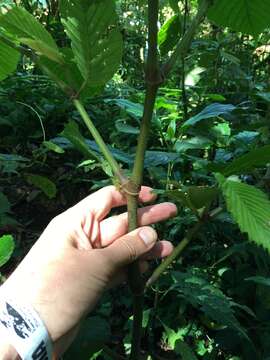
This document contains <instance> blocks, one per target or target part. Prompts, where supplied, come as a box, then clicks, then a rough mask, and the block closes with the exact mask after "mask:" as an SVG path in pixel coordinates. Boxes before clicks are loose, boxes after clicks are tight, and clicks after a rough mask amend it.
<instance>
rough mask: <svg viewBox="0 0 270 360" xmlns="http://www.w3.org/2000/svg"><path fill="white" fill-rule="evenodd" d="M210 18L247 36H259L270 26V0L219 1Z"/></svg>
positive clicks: (214, 5) (210, 12) (209, 15)
mask: <svg viewBox="0 0 270 360" xmlns="http://www.w3.org/2000/svg"><path fill="white" fill-rule="evenodd" d="M208 18H209V19H210V20H212V21H214V22H215V23H217V24H218V25H221V26H228V27H230V28H231V29H233V30H236V31H240V32H243V33H246V34H251V35H258V34H260V33H261V32H262V31H263V30H264V29H265V28H267V27H268V26H270V0H263V1H262V0H230V1H228V0H218V1H215V2H214V4H213V6H212V7H211V8H210V9H209V12H208Z"/></svg>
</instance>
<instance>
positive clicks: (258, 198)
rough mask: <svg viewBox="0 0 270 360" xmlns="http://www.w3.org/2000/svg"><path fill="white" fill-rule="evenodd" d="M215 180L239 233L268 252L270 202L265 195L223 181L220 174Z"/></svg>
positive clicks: (242, 185) (231, 182) (248, 187)
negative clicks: (239, 230) (246, 235)
mask: <svg viewBox="0 0 270 360" xmlns="http://www.w3.org/2000/svg"><path fill="white" fill-rule="evenodd" d="M216 178H217V180H218V182H219V184H220V187H221V189H222V192H223V194H224V197H225V200H226V204H227V208H228V210H229V211H230V213H231V214H232V216H233V218H234V220H235V221H236V222H237V224H238V225H239V228H240V229H241V231H242V232H244V233H247V234H248V237H249V239H250V240H251V241H253V242H255V243H256V244H257V245H262V246H263V247H264V248H265V249H267V250H268V251H269V252H270V201H269V200H268V198H267V196H266V194H265V193H263V192H262V191H261V190H259V189H257V188H255V187H254V186H251V185H247V184H243V183H241V182H238V181H233V180H229V179H225V178H224V177H223V176H222V175H220V174H217V175H216Z"/></svg>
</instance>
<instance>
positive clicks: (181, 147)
mask: <svg viewBox="0 0 270 360" xmlns="http://www.w3.org/2000/svg"><path fill="white" fill-rule="evenodd" d="M212 143H213V142H212V141H211V140H209V139H208V138H206V137H204V136H194V137H192V138H190V139H187V140H177V141H176V143H175V144H174V148H175V151H177V152H178V153H184V152H186V151H187V150H192V149H206V148H209V147H210V146H211V145H212Z"/></svg>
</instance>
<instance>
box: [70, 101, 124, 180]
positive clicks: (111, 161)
mask: <svg viewBox="0 0 270 360" xmlns="http://www.w3.org/2000/svg"><path fill="white" fill-rule="evenodd" d="M73 104H74V106H75V107H76V109H77V110H78V112H79V114H80V115H81V117H82V119H83V121H84V123H85V125H86V126H87V128H88V130H89V131H90V133H91V134H92V136H93V138H94V139H95V141H96V143H97V145H98V146H99V148H100V150H101V152H102V154H103V155H104V157H105V159H106V160H107V161H108V163H109V164H110V166H111V168H112V170H113V173H114V174H115V176H116V177H117V178H118V179H119V181H120V184H121V183H122V182H123V181H124V180H125V179H124V176H123V175H122V172H121V169H120V166H119V164H118V163H117V161H116V160H115V158H114V157H113V155H112V153H111V152H110V150H109V149H108V147H107V145H106V144H105V142H104V140H103V139H102V137H101V136H100V134H99V132H98V130H97V129H96V127H95V125H94V124H93V122H92V120H91V119H90V117H89V115H88V113H87V111H86V110H85V107H84V106H83V104H82V103H81V102H80V100H78V99H74V100H73Z"/></svg>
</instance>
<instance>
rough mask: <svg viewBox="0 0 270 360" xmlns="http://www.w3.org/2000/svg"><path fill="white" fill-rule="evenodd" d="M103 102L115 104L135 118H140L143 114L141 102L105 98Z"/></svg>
mask: <svg viewBox="0 0 270 360" xmlns="http://www.w3.org/2000/svg"><path fill="white" fill-rule="evenodd" d="M105 102H109V103H112V104H116V105H117V106H119V107H120V108H121V109H123V110H125V111H126V112H127V113H128V114H129V115H130V116H132V117H133V118H134V119H136V120H139V119H141V117H142V116H143V106H142V105H141V104H137V103H134V102H132V101H129V100H126V99H107V100H105Z"/></svg>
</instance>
